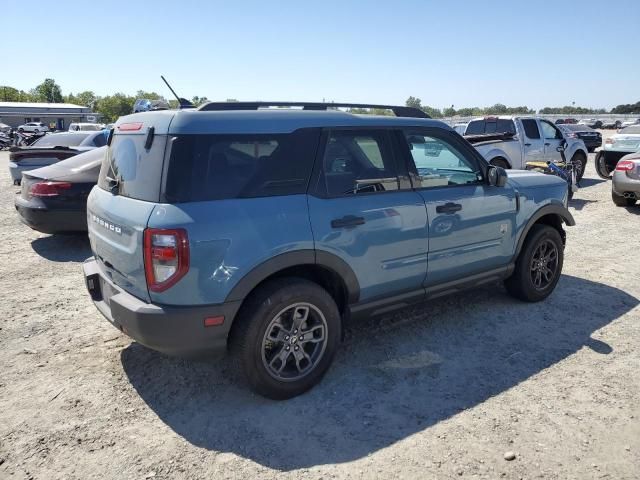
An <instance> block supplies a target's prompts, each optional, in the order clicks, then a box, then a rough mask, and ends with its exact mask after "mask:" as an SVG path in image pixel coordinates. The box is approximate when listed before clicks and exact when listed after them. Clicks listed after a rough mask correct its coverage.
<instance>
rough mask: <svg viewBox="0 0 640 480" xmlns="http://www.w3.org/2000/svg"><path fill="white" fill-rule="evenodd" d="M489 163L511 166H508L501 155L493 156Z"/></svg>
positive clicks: (498, 165) (497, 165) (504, 166)
mask: <svg viewBox="0 0 640 480" xmlns="http://www.w3.org/2000/svg"><path fill="white" fill-rule="evenodd" d="M489 163H490V164H491V165H495V166H496V167H502V168H511V167H509V163H508V162H507V161H506V160H505V159H504V158H502V157H497V158H494V159H493V160H491V161H490V162H489Z"/></svg>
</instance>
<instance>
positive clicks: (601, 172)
mask: <svg viewBox="0 0 640 480" xmlns="http://www.w3.org/2000/svg"><path fill="white" fill-rule="evenodd" d="M595 167H596V173H597V174H598V176H599V177H600V178H604V179H605V180H610V179H611V172H610V171H609V169H608V168H607V164H606V163H605V161H604V153H603V152H598V154H597V155H596V159H595Z"/></svg>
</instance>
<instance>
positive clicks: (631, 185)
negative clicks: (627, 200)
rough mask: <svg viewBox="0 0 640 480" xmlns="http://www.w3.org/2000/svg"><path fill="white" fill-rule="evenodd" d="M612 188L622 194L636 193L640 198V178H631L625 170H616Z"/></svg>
mask: <svg viewBox="0 0 640 480" xmlns="http://www.w3.org/2000/svg"><path fill="white" fill-rule="evenodd" d="M611 188H612V189H613V191H614V193H616V194H618V195H620V196H622V195H624V194H625V193H627V194H629V193H634V194H635V197H636V198H640V179H634V178H630V177H629V176H627V174H626V173H625V172H621V171H619V170H614V172H613V176H612V182H611Z"/></svg>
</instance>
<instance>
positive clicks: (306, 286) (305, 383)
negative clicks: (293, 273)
mask: <svg viewBox="0 0 640 480" xmlns="http://www.w3.org/2000/svg"><path fill="white" fill-rule="evenodd" d="M300 302H305V303H309V304H312V305H314V306H315V307H316V308H318V309H319V310H320V311H321V312H322V314H323V315H324V317H325V320H326V322H327V337H328V339H327V344H326V346H325V350H324V353H323V355H322V358H321V359H320V361H319V363H318V364H317V365H316V367H315V368H314V369H313V371H311V372H310V373H309V374H307V375H306V376H305V377H303V378H301V379H299V380H295V381H290V382H284V381H278V380H277V379H275V378H273V377H272V376H271V375H270V374H269V372H268V371H267V369H266V368H265V366H264V365H263V363H262V340H263V338H264V335H265V332H266V329H267V327H268V326H269V323H270V322H271V320H272V319H273V318H274V317H275V316H276V315H277V314H278V313H279V312H281V311H282V310H283V309H285V308H287V307H288V306H290V305H293V304H295V303H300ZM248 313H249V312H248ZM250 315H251V318H250V320H249V321H250V325H249V327H248V329H247V331H246V339H245V340H244V342H245V345H246V346H245V349H244V351H243V355H242V358H241V359H240V360H241V363H242V368H243V370H244V372H245V375H246V377H247V379H248V380H249V383H250V384H251V386H252V387H253V388H254V389H255V390H256V391H257V392H258V393H260V394H262V395H265V396H267V397H269V398H273V399H286V398H291V397H293V396H296V395H299V394H301V393H303V392H305V391H307V390H309V389H310V388H311V387H313V386H314V385H315V384H316V383H318V382H319V381H320V379H321V378H322V377H323V375H324V374H325V373H326V371H327V369H328V368H329V366H330V365H331V362H332V361H333V357H334V355H335V353H336V351H337V349H338V346H339V343H340V336H341V319H340V313H339V311H338V307H337V306H336V304H335V302H334V301H333V299H332V298H331V296H330V295H329V294H328V293H327V292H326V291H325V290H324V289H322V288H321V287H320V286H317V285H315V284H313V283H311V282H308V281H304V280H300V283H292V284H291V285H289V286H285V287H283V288H280V289H277V290H276V291H275V292H273V293H272V294H270V295H267V296H266V298H264V299H263V300H262V301H261V302H260V303H259V304H258V305H257V306H256V307H255V308H254V310H253V312H251V313H250Z"/></svg>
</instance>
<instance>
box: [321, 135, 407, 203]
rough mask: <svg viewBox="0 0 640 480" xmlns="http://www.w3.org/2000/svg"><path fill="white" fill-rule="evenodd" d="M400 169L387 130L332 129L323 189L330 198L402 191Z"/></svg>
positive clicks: (325, 156) (323, 172) (326, 152)
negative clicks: (400, 189)
mask: <svg viewBox="0 0 640 480" xmlns="http://www.w3.org/2000/svg"><path fill="white" fill-rule="evenodd" d="M398 175H399V168H398V164H397V162H396V157H395V155H394V154H393V150H392V146H391V138H390V134H389V132H387V131H384V130H375V131H370V130H334V131H331V132H329V134H328V137H327V143H326V145H325V148H324V155H323V159H322V175H321V178H320V181H321V182H322V183H323V185H319V189H320V192H322V194H323V195H325V194H326V195H327V196H329V197H340V196H344V195H356V194H362V193H381V192H386V191H392V190H399V188H400V183H399V178H398Z"/></svg>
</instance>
